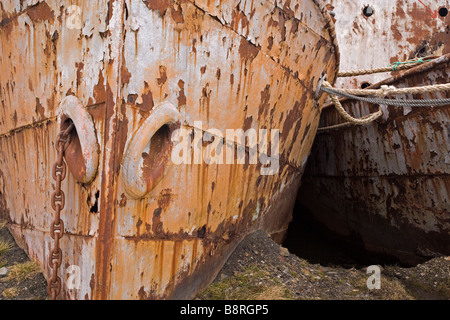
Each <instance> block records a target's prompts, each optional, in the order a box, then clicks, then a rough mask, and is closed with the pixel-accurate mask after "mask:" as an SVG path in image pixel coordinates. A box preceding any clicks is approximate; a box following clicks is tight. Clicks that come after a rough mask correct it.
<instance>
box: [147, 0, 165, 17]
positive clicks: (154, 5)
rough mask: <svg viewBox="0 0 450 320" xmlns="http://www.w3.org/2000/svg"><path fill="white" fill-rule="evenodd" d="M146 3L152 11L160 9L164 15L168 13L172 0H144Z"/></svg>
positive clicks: (161, 14)
mask: <svg viewBox="0 0 450 320" xmlns="http://www.w3.org/2000/svg"><path fill="white" fill-rule="evenodd" d="M144 3H145V5H146V6H147V8H149V9H150V10H152V11H158V12H159V15H160V16H161V17H162V16H164V15H165V14H166V11H167V9H168V8H169V5H170V0H144Z"/></svg>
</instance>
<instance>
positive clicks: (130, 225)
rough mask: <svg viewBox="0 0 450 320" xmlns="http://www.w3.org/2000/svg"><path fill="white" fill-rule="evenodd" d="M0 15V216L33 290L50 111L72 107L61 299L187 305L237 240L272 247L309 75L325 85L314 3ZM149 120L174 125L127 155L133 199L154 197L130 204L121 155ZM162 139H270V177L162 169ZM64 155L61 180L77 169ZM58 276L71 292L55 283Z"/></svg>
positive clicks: (287, 198) (51, 1) (127, 6)
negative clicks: (186, 135)
mask: <svg viewBox="0 0 450 320" xmlns="http://www.w3.org/2000/svg"><path fill="white" fill-rule="evenodd" d="M0 9H1V19H2V20H1V23H0V39H1V41H0V52H1V55H0V66H1V68H2V74H1V75H0V97H1V102H2V104H1V108H0V119H1V120H0V121H1V122H0V192H1V193H0V212H1V215H2V217H8V219H9V221H10V229H11V230H12V232H13V234H14V236H15V238H16V239H17V240H18V242H19V243H21V244H22V245H23V246H24V247H25V248H26V249H27V252H29V254H30V255H31V256H32V257H33V258H34V259H36V260H38V261H40V262H41V263H42V265H43V268H44V274H45V275H46V276H48V275H49V272H50V268H49V267H48V256H49V250H50V248H51V247H52V242H51V241H52V240H51V238H50V236H49V234H48V232H49V228H50V224H51V221H52V209H51V206H50V196H51V192H52V191H53V188H54V187H53V182H52V180H51V167H52V164H53V162H54V161H55V156H56V151H55V150H54V147H53V144H54V140H55V138H56V135H57V133H58V131H59V125H58V123H57V115H58V112H59V110H58V106H59V104H60V102H61V101H62V100H63V98H64V97H66V96H68V95H75V96H76V97H77V98H78V99H79V100H80V101H81V104H82V105H83V106H85V107H84V108H85V109H86V110H87V111H88V112H89V114H90V115H91V117H92V119H93V123H94V127H95V135H96V137H97V142H98V144H99V146H100V148H99V152H100V155H99V159H98V168H99V169H98V171H97V174H96V176H95V178H94V179H93V181H92V182H90V183H89V184H82V183H79V182H77V181H76V179H75V178H74V176H73V175H71V174H69V175H68V177H67V178H66V180H65V181H64V183H63V190H64V191H65V192H66V207H65V209H64V211H63V214H62V219H63V220H64V222H65V233H66V234H65V236H64V237H63V238H62V240H61V248H62V250H63V264H62V266H61V268H60V274H62V278H63V292H62V294H61V297H62V298H71V299H137V298H142V299H143V298H186V297H191V296H192V295H193V294H195V292H196V290H198V289H199V288H202V287H203V286H205V285H207V284H208V283H209V282H210V281H211V280H212V279H213V278H214V276H215V275H216V274H217V272H218V271H219V269H220V267H221V266H222V265H223V263H224V261H225V259H226V258H227V256H228V255H229V254H230V253H231V252H232V250H233V249H234V247H235V246H236V245H237V244H238V242H239V241H240V240H241V239H242V238H243V237H244V236H245V235H246V234H248V233H249V232H252V231H254V230H257V229H264V230H266V231H267V232H269V233H271V234H272V235H273V237H274V238H278V239H279V238H280V237H281V236H282V235H283V233H284V232H285V230H286V228H287V225H288V223H289V221H290V216H291V210H292V206H293V202H294V200H295V198H294V197H292V194H293V193H295V192H296V190H297V188H298V186H299V184H300V178H301V174H302V172H303V169H304V165H305V163H306V158H307V156H308V154H309V151H310V147H311V145H312V142H313V140H314V136H315V133H316V129H317V126H318V121H319V115H320V109H319V108H317V107H316V105H315V101H314V100H313V95H314V91H315V89H316V87H317V83H318V81H319V78H320V76H321V74H322V73H326V74H328V77H329V79H330V81H331V82H333V81H334V79H335V77H336V73H337V66H338V61H339V53H338V49H337V46H336V41H335V38H334V31H333V24H332V22H330V20H329V16H328V14H327V13H326V9H323V8H322V7H321V6H320V5H319V4H318V3H316V1H283V2H279V1H278V2H275V1H262V0H261V1H255V0H253V1H232V0H230V1H215V2H213V1H197V0H195V1H194V0H192V1H170V0H158V1H138V0H133V1H132V0H127V1H119V0H115V1H99V2H96V3H95V4H94V3H93V2H86V1H85V2H82V3H79V2H77V3H75V4H73V3H72V2H70V1H57V0H48V1H34V2H31V1H28V2H24V1H13V2H8V3H6V4H3V2H2V6H1V7H0ZM313 62H314V63H313ZM324 98H325V97H322V98H321V100H320V101H319V103H323V99H324ZM161 106H165V107H166V108H169V109H170V110H173V109H171V108H172V107H170V106H173V107H174V108H176V110H177V112H178V113H179V114H180V118H179V120H178V121H175V123H170V124H167V126H164V127H163V128H164V129H162V130H158V131H157V132H156V133H155V135H154V136H153V137H156V138H155V139H152V142H151V144H150V146H153V145H155V147H154V149H150V150H148V148H147V149H145V150H143V152H142V160H141V162H140V165H141V167H140V168H139V170H140V171H139V170H138V175H137V176H140V175H142V176H143V177H144V179H143V180H142V179H140V180H139V181H138V179H137V180H136V183H144V184H145V183H148V185H150V186H155V187H151V188H150V187H149V190H148V192H147V193H146V194H145V196H144V197H143V198H138V197H134V196H132V195H130V194H129V193H128V191H127V190H126V187H125V185H126V183H128V180H127V181H125V180H124V173H123V168H124V167H127V168H129V167H130V166H128V163H124V161H128V159H127V158H126V157H124V155H125V154H126V152H127V150H131V149H130V148H133V145H130V144H133V143H135V141H137V142H138V143H142V139H145V138H146V137H142V139H140V136H139V135H140V133H141V132H142V131H141V129H142V128H143V127H142V126H145V125H147V124H148V123H153V124H154V123H157V122H158V121H162V120H164V119H163V118H164V117H163V116H161V113H159V114H160V116H159V117H160V118H158V119H154V118H155V117H156V116H157V114H158V112H156V110H160V109H159V108H161ZM169 109H168V110H169ZM173 115H174V117H175V118H176V113H175V112H173ZM175 118H173V119H175ZM148 119H150V120H151V121H150V120H149V121H147V120H148ZM161 119H162V120H161ZM153 120H154V121H153ZM177 128H183V129H186V130H190V131H191V132H200V133H204V132H206V131H208V132H209V131H212V130H213V129H216V131H215V132H217V131H220V132H225V131H226V130H227V129H242V130H249V129H255V130H259V129H267V130H279V144H278V145H279V157H277V161H279V167H278V170H277V171H276V173H274V174H269V175H262V174H261V169H263V168H264V167H265V165H263V164H262V163H260V162H258V163H256V164H249V163H248V162H246V163H245V164H237V163H231V164H206V163H205V162H200V163H199V164H195V163H194V164H180V165H177V164H175V163H173V161H171V159H170V158H169V157H168V156H169V155H170V151H171V150H172V148H175V147H176V146H175V145H174V144H173V143H172V142H171V141H170V139H169V137H170V136H169V133H172V132H173V131H174V130H176V129H177ZM148 132H152V130H150V129H148ZM77 134H78V136H79V137H80V139H82V136H83V132H82V130H81V129H80V128H77ZM194 139H195V137H194ZM225 142H226V143H227V144H230V145H231V146H233V148H234V147H235V146H236V145H240V144H241V142H239V141H235V140H226V141H225ZM244 143H245V142H244ZM270 146H271V147H275V146H274V143H273V142H272V143H270ZM200 147H201V149H202V152H205V150H206V149H207V148H208V144H207V143H206V144H201V145H200ZM73 150H74V151H73V152H71V153H70V157H71V158H70V159H68V160H69V161H68V162H69V165H70V166H74V165H75V164H76V163H78V162H79V161H78V160H79V159H81V160H82V159H83V158H82V157H83V154H82V153H80V152H78V153H77V151H76V150H77V149H76V148H74V149H73ZM268 150H270V147H269V149H268ZM246 153H247V156H246V157H247V158H248V157H249V155H250V154H251V150H250V149H248V148H247V149H246ZM131 167H133V166H131ZM76 169H79V168H75V171H74V172H76ZM144 189H145V186H144ZM73 270H79V271H80V278H79V279H80V283H79V285H76V286H72V285H70V283H71V282H70V281H69V282H67V281H68V280H73V277H70V276H71V275H72V274H71V272H73Z"/></svg>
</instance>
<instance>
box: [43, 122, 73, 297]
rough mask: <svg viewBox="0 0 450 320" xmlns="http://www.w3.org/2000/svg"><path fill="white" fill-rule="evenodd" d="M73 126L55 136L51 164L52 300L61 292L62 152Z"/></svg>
mask: <svg viewBox="0 0 450 320" xmlns="http://www.w3.org/2000/svg"><path fill="white" fill-rule="evenodd" d="M73 128H74V124H73V122H71V123H70V125H69V126H68V127H67V128H66V129H65V130H62V131H61V132H60V133H59V134H58V136H57V138H56V145H55V148H56V150H57V152H58V153H57V156H56V162H55V163H54V164H53V169H52V177H53V179H54V180H55V182H56V183H55V191H54V192H53V193H52V197H51V206H52V208H53V210H54V215H53V222H52V224H51V226H50V236H51V237H52V239H53V240H54V246H53V249H52V250H51V251H50V256H49V266H50V268H51V269H52V276H51V277H50V278H49V279H48V281H47V292H48V294H49V295H50V296H51V297H52V299H53V300H55V299H56V297H57V296H58V294H59V293H60V292H61V278H60V277H59V276H58V269H59V267H60V266H61V261H62V251H61V248H60V247H59V239H61V238H62V236H63V234H64V223H63V221H62V220H61V217H60V216H61V210H62V209H64V206H65V195H64V192H63V191H62V190H61V182H62V181H63V180H64V179H65V177H66V163H65V161H64V152H65V151H66V149H67V147H68V146H69V144H70V132H71V131H72V129H73Z"/></svg>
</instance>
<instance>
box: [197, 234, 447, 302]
mask: <svg viewBox="0 0 450 320" xmlns="http://www.w3.org/2000/svg"><path fill="white" fill-rule="evenodd" d="M380 270H381V278H380V289H372V290H369V289H368V287H367V279H368V278H369V277H370V276H371V275H372V274H367V269H366V267H360V268H354V267H351V268H344V267H339V266H323V265H321V264H318V263H311V262H308V261H307V260H305V259H302V258H299V257H297V256H296V255H293V254H291V253H290V252H289V251H288V249H286V248H284V247H282V246H280V245H278V244H276V243H275V242H273V241H272V240H271V239H270V238H269V237H268V236H267V235H266V234H265V233H264V232H260V231H259V232H256V233H254V234H252V235H250V236H249V237H247V238H246V239H244V240H243V241H242V242H241V244H240V245H239V246H238V248H237V249H236V251H235V252H234V253H233V255H232V256H231V257H230V258H229V260H228V261H227V263H226V264H225V266H224V268H223V270H222V271H221V272H220V273H219V275H218V277H217V279H216V280H215V281H214V283H213V284H212V285H211V286H210V287H209V288H207V289H206V290H205V291H203V292H202V293H200V294H199V295H198V297H197V299H201V300H203V299H205V300H208V299H268V300H278V299H288V300H290V299H299V300H318V299H326V300H425V299H432V300H447V299H450V257H438V258H434V259H432V260H429V261H427V262H426V263H424V264H421V265H417V266H416V267H412V268H402V267H399V266H396V265H390V266H384V267H382V266H380Z"/></svg>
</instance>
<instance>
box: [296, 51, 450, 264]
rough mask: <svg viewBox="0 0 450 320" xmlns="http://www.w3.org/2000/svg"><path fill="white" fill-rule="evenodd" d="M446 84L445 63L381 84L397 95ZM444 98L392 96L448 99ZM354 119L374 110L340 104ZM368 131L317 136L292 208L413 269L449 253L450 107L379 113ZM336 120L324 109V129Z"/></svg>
mask: <svg viewBox="0 0 450 320" xmlns="http://www.w3.org/2000/svg"><path fill="white" fill-rule="evenodd" d="M448 82H450V55H444V56H442V57H440V58H438V59H436V60H433V61H432V62H428V63H426V64H423V65H421V66H418V67H415V68H413V69H410V70H408V71H404V72H402V73H400V74H398V75H396V76H394V77H391V78H388V79H386V80H384V81H381V82H379V83H377V84H374V85H373V86H371V87H369V88H371V89H375V88H380V86H381V85H393V86H395V87H398V88H404V87H415V86H425V85H432V84H437V83H448ZM449 97H450V94H449V93H448V92H442V93H437V94H414V95H412V94H411V95H405V96H398V97H397V98H399V99H434V98H449ZM342 105H343V107H344V108H345V109H346V110H347V111H348V112H349V113H350V114H355V115H365V114H368V113H370V112H375V111H377V110H378V106H377V105H371V104H368V103H365V102H358V101H355V100H342ZM382 110H383V114H384V115H383V117H382V119H379V120H377V121H376V122H374V123H371V124H368V125H366V126H360V127H350V128H345V129H336V130H330V131H328V132H327V131H324V132H320V133H319V134H318V135H317V138H316V141H315V143H314V146H313V148H312V153H311V157H310V159H309V161H310V162H309V164H308V165H307V169H306V171H305V174H304V177H303V180H302V188H301V190H300V192H299V196H298V197H299V200H300V202H301V203H303V204H304V205H305V206H306V207H307V208H308V210H309V212H310V213H311V214H312V216H313V217H314V219H315V220H316V221H318V222H319V223H320V224H321V225H322V226H325V227H326V228H327V229H329V230H332V231H333V232H335V233H337V235H338V237H339V238H341V239H344V240H346V241H349V242H348V243H349V244H351V245H353V246H357V247H361V246H362V247H364V248H365V249H366V250H368V251H371V252H374V253H380V254H383V255H384V256H391V257H395V258H396V259H397V260H398V261H399V262H401V263H405V264H415V263H418V262H421V261H424V260H425V259H427V258H430V257H433V256H437V255H448V254H449V253H450V126H449V123H450V106H449V105H446V106H441V107H420V108H419V107H415V108H414V107H409V108H408V107H402V108H398V107H385V106H382ZM340 122H342V120H341V119H340V118H339V116H338V115H337V113H336V111H335V110H334V108H332V107H331V106H326V107H325V108H324V110H323V113H322V120H321V123H322V125H323V126H327V125H332V124H337V123H340Z"/></svg>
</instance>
